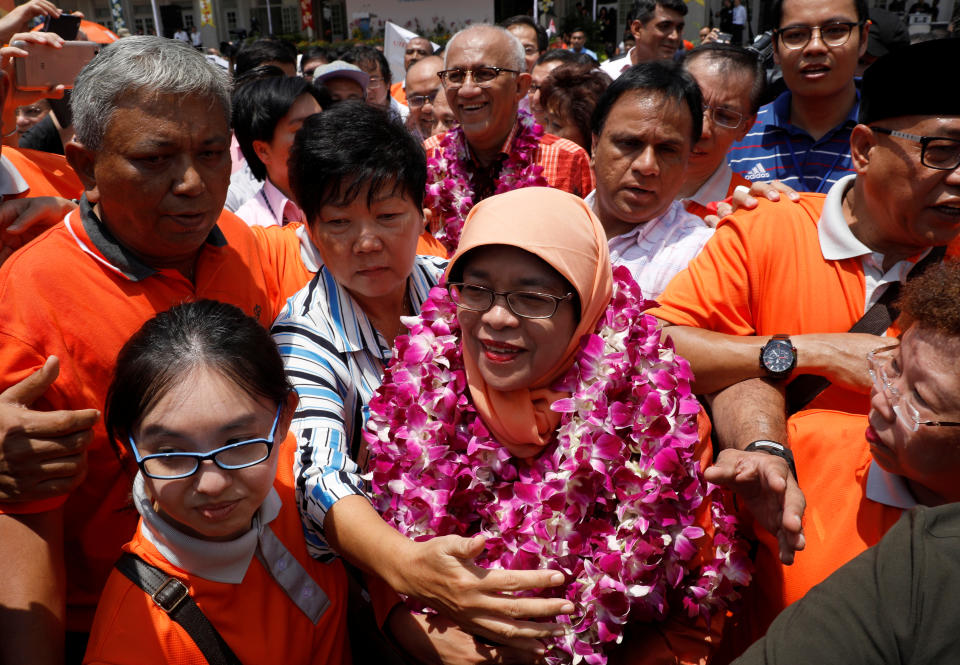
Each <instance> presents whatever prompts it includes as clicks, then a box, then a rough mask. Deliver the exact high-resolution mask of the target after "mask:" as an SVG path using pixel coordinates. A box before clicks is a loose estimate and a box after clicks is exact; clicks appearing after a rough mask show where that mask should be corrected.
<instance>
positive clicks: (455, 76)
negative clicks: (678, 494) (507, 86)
mask: <svg viewBox="0 0 960 665" xmlns="http://www.w3.org/2000/svg"><path fill="white" fill-rule="evenodd" d="M504 73H507V74H519V73H520V72H519V70H516V69H506V68H505V67H489V66H485V65H484V66H481V67H474V68H472V69H463V68H461V67H457V68H456V69H444V70H443V71H441V72H437V76H439V77H440V81H441V83H443V85H444V87H445V88H447V89H456V88H459V87H460V86H462V85H463V84H464V83H466V82H467V76H470V77H471V78H472V79H473V84H474V85H475V86H477V87H480V88H487V87H490V86H491V85H493V82H494V81H495V80H496V79H497V77H498V76H500V75H501V74H504Z"/></svg>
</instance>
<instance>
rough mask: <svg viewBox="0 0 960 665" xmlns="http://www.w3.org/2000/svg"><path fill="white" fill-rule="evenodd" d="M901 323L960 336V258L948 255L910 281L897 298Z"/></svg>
mask: <svg viewBox="0 0 960 665" xmlns="http://www.w3.org/2000/svg"><path fill="white" fill-rule="evenodd" d="M897 307H899V308H900V310H901V312H900V319H899V320H898V325H899V327H900V329H901V330H906V329H907V328H909V327H910V326H912V325H918V326H920V327H923V328H927V329H929V330H934V331H936V332H939V333H943V334H944V335H949V336H950V337H958V338H960V261H957V260H951V259H947V260H945V261H943V262H942V263H938V264H935V265H932V266H930V267H929V268H927V270H926V271H924V273H923V274H922V275H919V276H917V277H914V278H912V279H910V280H908V281H907V283H906V284H904V287H903V293H902V294H901V296H900V299H899V300H898V301H897Z"/></svg>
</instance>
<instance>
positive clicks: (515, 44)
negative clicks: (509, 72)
mask: <svg viewBox="0 0 960 665" xmlns="http://www.w3.org/2000/svg"><path fill="white" fill-rule="evenodd" d="M474 30H485V31H493V32H495V33H498V34H500V35H501V36H503V37H505V38H506V39H507V43H508V44H509V47H508V48H509V49H510V51H509V53H508V57H509V59H510V62H509V63H507V66H508V67H509V68H510V69H515V70H517V71H518V72H526V71H527V61H526V59H525V58H524V53H523V44H521V43H520V40H519V39H517V38H516V37H515V36H514V35H513V33H511V32H510V31H509V30H507V29H506V28H501V27H500V26H499V25H490V24H489V23H481V24H479V25H471V26H470V27H469V28H464V29H463V30H460V31H459V32H457V33H455V34H454V35H453V37H451V38H450V41H448V42H447V46H446V48H444V50H443V66H444V67H446V66H447V57H448V55H449V54H450V49H451V48H452V47H453V44H454V42H455V41H457V38H458V37H460V35H463V34H466V33H468V32H472V31H474Z"/></svg>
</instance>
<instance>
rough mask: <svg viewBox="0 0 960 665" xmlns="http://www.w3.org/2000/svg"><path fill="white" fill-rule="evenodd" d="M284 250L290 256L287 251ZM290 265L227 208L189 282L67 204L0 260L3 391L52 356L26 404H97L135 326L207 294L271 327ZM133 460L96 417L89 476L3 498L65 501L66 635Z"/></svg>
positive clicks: (51, 503) (95, 572) (95, 579)
mask: <svg viewBox="0 0 960 665" xmlns="http://www.w3.org/2000/svg"><path fill="white" fill-rule="evenodd" d="M83 207H84V208H86V202H84V204H83ZM290 235H293V234H292V233H291V234H290ZM285 247H286V248H287V249H288V250H290V251H294V248H296V250H295V253H294V254H293V255H286V254H285V253H284V251H283V250H284V248H285ZM267 250H270V251H267ZM299 262H300V254H299V248H298V246H295V245H284V244H279V243H275V244H270V245H269V246H267V247H264V246H262V244H261V243H259V242H258V241H257V239H256V238H255V236H254V234H253V233H251V231H250V229H249V227H248V226H247V225H246V224H244V223H243V222H242V221H241V220H240V219H238V218H237V217H235V216H234V215H233V214H232V213H230V212H227V211H224V212H223V214H222V215H221V216H220V218H219V220H218V222H217V226H216V227H215V228H214V230H213V231H212V232H211V234H210V236H209V238H208V239H207V242H206V244H205V245H204V246H203V247H202V248H201V250H200V254H199V256H198V258H197V264H196V274H195V280H194V282H190V281H189V280H187V279H186V278H185V277H184V276H183V275H181V274H180V273H179V272H177V271H175V270H159V271H154V270H152V269H150V268H148V267H146V266H144V265H143V264H142V263H140V262H139V261H137V260H136V259H134V258H133V257H132V256H131V255H130V254H129V253H125V252H124V250H122V249H121V248H120V246H119V245H117V243H116V241H115V240H113V239H112V237H111V236H110V235H109V233H108V232H106V228H105V227H104V226H102V225H100V224H99V223H98V222H97V221H96V220H95V219H94V218H91V216H89V215H86V216H85V215H82V214H81V211H80V210H76V211H74V212H72V213H71V214H70V215H68V216H67V219H66V220H64V221H63V222H60V223H59V224H57V225H56V226H54V227H53V228H51V229H49V230H48V231H46V232H45V233H43V234H42V235H41V236H40V237H39V238H37V239H36V240H34V241H33V242H31V243H30V244H28V245H26V246H25V247H23V248H22V249H20V250H18V251H17V252H15V253H14V254H13V255H12V256H11V257H10V258H9V259H8V260H7V261H6V262H5V263H4V264H3V266H2V267H0V386H10V385H12V384H14V383H16V382H18V381H20V380H21V379H23V378H24V377H26V376H28V375H29V374H31V373H33V372H34V371H36V370H37V369H39V368H40V367H41V366H42V365H43V363H44V361H45V359H46V358H47V356H49V355H56V356H57V357H58V358H60V376H59V377H58V378H57V380H56V382H54V384H53V385H52V386H51V387H50V388H49V389H48V390H47V392H46V393H45V394H44V396H43V397H42V398H41V399H40V400H38V401H37V402H36V403H35V404H34V408H36V409H38V410H42V411H49V410H55V409H82V408H97V409H101V410H102V409H103V407H104V402H105V399H106V392H107V388H108V386H109V384H110V380H111V377H112V374H113V368H114V364H115V362H116V358H117V354H118V352H119V351H120V347H121V346H123V344H124V342H126V341H127V339H128V338H129V337H130V336H131V335H132V334H133V333H134V332H136V331H137V330H138V329H139V328H140V326H141V325H143V323H144V322H146V321H147V320H149V319H150V318H152V317H153V316H155V315H156V314H157V313H158V312H162V311H164V310H167V309H169V308H170V307H172V306H173V305H176V304H179V303H182V302H186V301H192V300H199V299H203V298H210V299H213V300H220V301H223V302H229V303H232V304H234V305H237V306H238V307H240V309H242V310H243V311H244V312H246V313H247V314H248V315H250V316H252V317H254V318H255V319H257V320H258V321H259V322H260V323H261V324H262V325H263V326H264V327H269V326H270V325H271V324H272V323H273V321H274V319H275V318H276V316H277V313H278V312H279V310H280V308H281V307H282V306H283V304H284V302H285V301H286V298H287V297H288V296H289V295H291V294H292V293H293V292H294V291H296V290H298V289H299V288H301V287H302V286H303V284H299V285H298V284H297V279H290V278H286V279H284V278H283V275H282V271H283V267H284V266H295V265H296V264H297V263H299ZM291 289H292V290H291ZM130 457H131V456H130V455H129V454H124V455H123V457H122V458H121V457H118V454H117V453H116V452H115V451H114V449H113V447H112V446H111V445H110V443H109V441H108V439H107V435H106V431H105V429H104V425H103V422H102V421H101V422H99V423H97V424H96V425H95V426H94V430H93V440H92V441H91V443H90V445H89V446H88V448H87V465H88V471H87V477H86V479H85V480H84V481H83V483H81V485H80V486H79V487H78V488H77V489H76V490H74V491H73V492H72V493H71V494H70V495H69V496H68V497H59V498H56V499H50V500H46V501H39V502H33V503H29V502H28V503H24V504H14V503H8V504H0V513H4V512H5V513H34V512H41V511H44V510H51V509H54V508H57V507H58V506H60V505H63V507H64V552H65V555H66V568H67V629H68V630H77V631H86V630H88V629H89V627H90V622H91V621H92V619H93V611H94V608H95V606H96V602H97V598H98V597H99V596H100V591H101V589H102V588H103V584H104V582H105V581H106V579H107V575H108V574H109V572H110V569H111V568H112V566H113V563H114V561H116V558H117V556H118V554H119V551H120V547H121V546H122V545H123V544H124V543H125V542H127V541H128V540H129V539H130V537H131V535H132V534H133V533H134V531H135V529H136V524H137V513H136V510H135V509H134V507H133V505H132V504H131V502H130V487H131V481H132V478H133V473H134V472H135V471H136V467H135V465H134V464H133V461H132V459H130Z"/></svg>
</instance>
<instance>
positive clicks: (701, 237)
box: [584, 190, 713, 300]
mask: <svg viewBox="0 0 960 665" xmlns="http://www.w3.org/2000/svg"><path fill="white" fill-rule="evenodd" d="M596 197H597V191H596V190H593V191H592V192H590V194H589V195H588V196H587V197H586V198H585V199H584V201H585V202H586V204H587V205H588V206H590V207H591V208H592V209H593V211H594V212H595V213H597V215H598V216H599V212H597V206H596ZM712 235H713V229H711V228H710V227H709V226H707V225H706V223H705V222H704V221H703V220H702V219H700V218H699V217H697V216H696V215H693V214H690V213H689V212H687V211H686V210H684V208H683V205H682V204H681V203H680V202H679V201H673V202H671V203H670V207H669V208H667V210H666V212H664V213H663V214H662V215H660V216H659V217H654V218H653V219H651V220H650V221H648V222H642V223H639V224H637V225H636V227H635V228H633V229H632V230H630V231H629V232H627V233H624V234H623V235H619V236H615V237H613V238H610V240H609V241H608V244H609V246H610V263H611V264H613V265H615V266H626V267H627V268H628V269H629V270H630V273H631V274H632V275H633V279H634V280H636V282H637V284H639V285H640V290H641V292H642V293H643V296H644V297H645V298H648V299H650V300H656V299H657V298H659V297H660V294H661V293H663V291H664V289H666V288H667V284H669V283H670V280H671V279H673V277H674V275H676V274H677V273H678V272H680V271H681V270H683V269H684V268H686V267H687V264H688V263H690V261H691V260H692V259H693V257H695V256H696V255H697V254H699V253H700V250H701V249H703V246H704V245H705V244H706V243H707V241H708V240H709V239H710V237H711V236H712Z"/></svg>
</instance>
